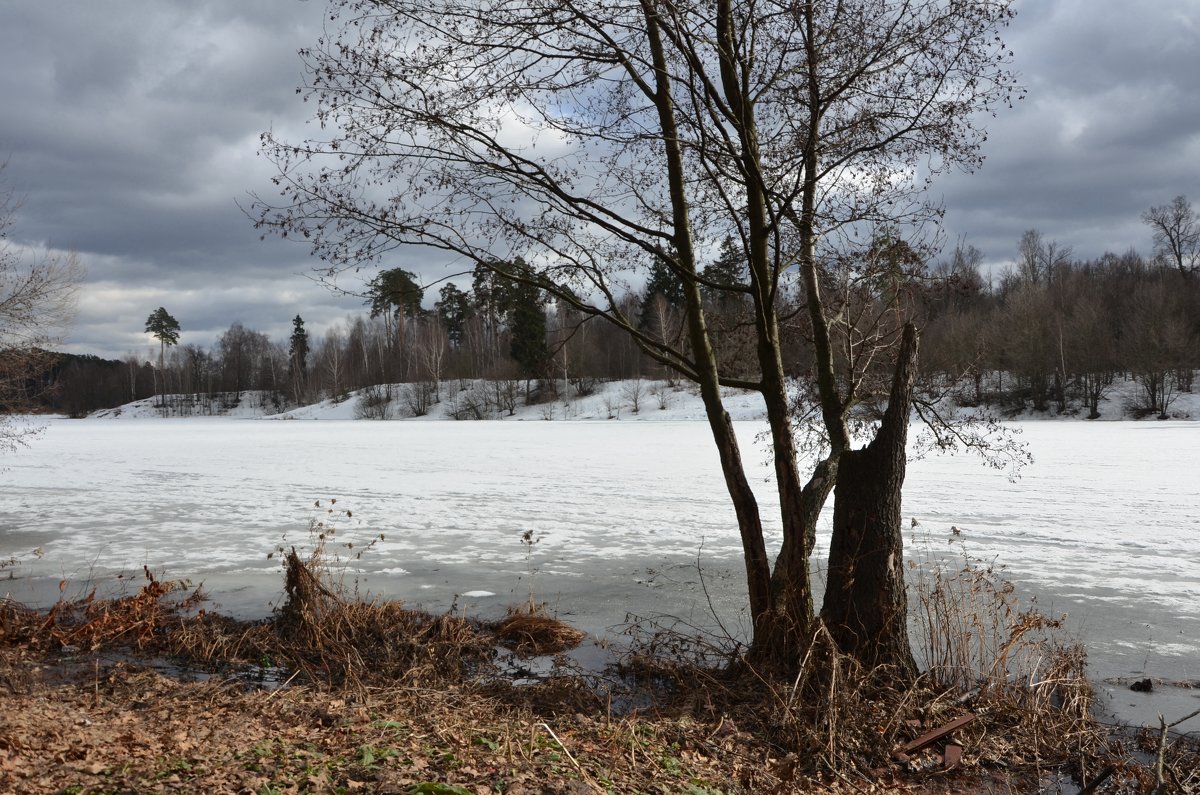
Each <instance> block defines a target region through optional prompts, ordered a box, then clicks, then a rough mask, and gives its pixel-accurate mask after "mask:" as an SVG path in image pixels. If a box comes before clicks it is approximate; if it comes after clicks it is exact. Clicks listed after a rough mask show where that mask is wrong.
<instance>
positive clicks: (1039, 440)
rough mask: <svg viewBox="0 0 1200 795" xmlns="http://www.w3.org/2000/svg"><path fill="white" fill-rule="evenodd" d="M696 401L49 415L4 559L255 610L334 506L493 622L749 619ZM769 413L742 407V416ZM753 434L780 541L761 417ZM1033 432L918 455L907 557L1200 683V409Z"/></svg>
mask: <svg viewBox="0 0 1200 795" xmlns="http://www.w3.org/2000/svg"><path fill="white" fill-rule="evenodd" d="M687 398H688V396H687V395H686V394H683V395H681V396H680V397H679V398H678V399H677V402H676V404H675V405H673V406H672V407H671V408H670V409H669V410H667V411H665V412H661V413H658V414H656V412H657V411H658V410H657V409H656V408H654V407H653V403H652V400H653V399H647V400H646V405H647V406H650V408H643V412H644V413H645V416H646V418H655V419H662V420H663V421H658V422H628V421H626V420H627V419H629V417H628V416H627V415H624V414H623V415H622V419H620V420H619V421H606V420H596V421H577V422H562V421H554V422H544V421H525V422H514V421H503V422H462V423H457V422H389V423H378V422H365V421H357V422H354V421H347V420H333V419H323V420H321V421H318V422H302V421H293V422H281V421H263V420H252V419H227V418H196V419H182V420H181V419H173V420H161V419H151V418H146V417H142V418H139V417H138V416H137V413H136V412H132V411H127V412H126V413H125V414H124V415H123V416H122V417H121V420H122V421H120V422H104V421H72V420H52V421H50V423H49V426H48V428H47V430H46V432H45V434H44V435H43V436H42V437H40V438H39V439H37V440H36V441H35V442H34V444H33V445H32V446H31V447H29V448H28V449H24V450H21V451H18V452H17V453H15V454H13V455H10V456H8V457H6V459H5V460H4V462H3V464H4V465H5V466H6V467H7V470H6V471H2V472H0V560H6V559H8V557H9V556H16V557H18V558H19V560H20V563H19V565H17V566H15V567H10V568H9V569H7V570H6V571H5V572H4V573H5V574H7V573H9V572H11V573H12V574H13V575H14V576H15V577H16V579H13V580H11V581H9V582H5V583H3V585H4V586H6V587H4V588H0V592H3V591H5V590H7V591H11V592H12V593H13V595H14V596H16V597H18V598H31V596H34V597H37V596H40V597H41V598H44V599H53V598H57V596H58V588H57V583H58V581H59V580H60V579H63V578H65V579H67V580H69V581H70V582H71V583H84V582H87V581H93V582H104V581H107V580H109V579H110V578H112V577H114V576H116V575H123V576H126V577H130V578H133V581H134V582H135V583H136V578H137V577H140V573H141V569H142V566H143V565H146V566H149V567H151V568H152V569H154V570H156V571H158V572H160V573H162V574H164V575H165V576H167V577H172V578H179V577H188V578H191V579H192V580H194V581H200V580H203V581H204V582H205V583H206V586H207V590H209V592H210V593H212V594H213V596H214V598H215V600H216V601H217V602H218V603H220V604H222V605H223V606H224V607H225V609H229V610H232V611H233V612H237V613H241V614H245V615H254V614H257V615H261V614H264V613H266V612H267V611H268V610H269V609H270V603H271V602H272V601H273V600H276V599H277V598H278V597H279V594H280V590H281V584H282V578H281V577H280V564H279V557H278V554H276V555H275V556H274V557H272V558H268V554H269V553H272V552H276V553H277V551H278V548H279V547H280V546H282V547H284V548H285V549H286V548H288V547H290V546H292V545H296V546H297V547H298V548H300V549H304V548H307V546H308V545H309V544H310V543H311V538H310V533H309V527H310V523H311V522H325V523H326V528H325V529H333V530H334V533H333V535H332V536H331V539H330V540H331V543H333V544H334V549H336V550H338V551H339V554H340V555H341V556H342V559H343V560H344V561H345V562H346V564H347V566H348V568H347V572H346V576H347V578H348V581H349V582H351V583H352V584H354V585H356V586H357V587H358V588H359V589H360V590H362V591H363V592H369V593H371V594H378V595H383V596H390V597H398V598H402V599H404V600H406V601H409V602H412V603H416V604H421V605H425V606H428V607H431V608H435V609H437V608H445V607H449V606H450V605H451V604H454V603H456V604H457V605H458V607H459V608H460V609H466V610H469V611H472V612H476V613H478V614H484V615H487V614H489V611H493V612H502V611H503V609H504V606H505V605H508V604H515V603H519V602H522V601H524V600H525V599H527V598H528V597H529V594H530V591H531V590H532V591H533V592H534V593H535V594H536V596H537V598H539V599H541V600H545V601H547V602H548V603H549V604H550V606H551V607H552V608H553V609H556V610H557V611H559V613H560V614H562V615H564V616H565V617H567V618H569V619H570V620H571V621H573V622H574V623H576V624H578V625H579V626H581V627H582V628H584V629H587V630H589V631H592V632H597V633H603V632H605V631H606V630H607V629H608V628H609V627H612V626H613V625H617V624H620V623H622V622H623V621H625V620H626V617H627V616H628V614H630V613H633V614H639V615H644V614H647V613H657V612H662V613H668V614H671V615H674V616H677V617H679V618H682V619H684V620H686V621H688V622H689V623H695V624H697V625H704V626H712V625H714V624H715V619H714V618H713V613H714V612H715V614H716V616H717V617H719V618H720V620H721V622H722V623H723V624H724V626H725V627H726V628H727V629H728V630H729V631H730V632H733V633H737V632H739V631H741V632H744V629H745V616H744V612H743V610H742V606H743V603H744V594H743V582H744V580H743V577H744V575H743V573H742V566H741V561H740V558H739V555H740V545H739V541H738V535H737V530H736V525H735V522H734V516H733V510H732V508H731V507H730V504H729V500H728V497H727V494H726V492H725V488H724V484H723V481H722V479H721V474H720V469H719V466H718V462H717V456H716V452H715V450H714V448H713V445H712V442H711V439H710V437H709V435H708V429H707V425H706V424H705V423H703V422H693V421H682V420H679V419H678V417H680V416H687V415H688V414H689V412H692V411H693V410H694V401H692V402H689V401H688V400H687ZM343 405H344V404H343ZM337 410H338V411H341V410H342V409H341V407H338V409H337ZM331 411H332V409H331ZM758 411H760V409H759V408H757V407H756V406H755V405H754V403H753V402H752V401H746V402H745V403H744V405H743V406H742V407H741V408H740V409H739V413H738V414H737V415H736V416H740V417H743V418H750V417H755V416H758V414H757V412H758ZM309 416H325V417H328V416H329V414H324V415H322V414H320V413H319V412H316V411H313V412H310V414H309ZM576 416H577V417H578V416H579V414H578V413H577V414H576ZM527 419H530V420H532V419H533V417H532V416H530V417H527ZM736 426H737V431H738V434H739V437H740V439H741V443H742V446H743V455H744V458H745V461H746V463H747V466H748V468H749V474H750V476H751V480H752V482H753V484H754V487H755V490H756V491H757V493H758V494H759V497H760V499H761V501H762V509H763V515H764V517H766V518H767V520H768V522H769V530H768V535H769V544H770V545H771V548H772V550H774V549H775V548H777V546H778V541H779V532H778V526H779V522H778V519H777V518H776V515H777V512H778V503H777V500H776V497H775V494H774V488H773V483H772V474H771V469H770V467H769V466H768V465H767V463H766V456H765V452H764V451H763V450H762V449H760V448H758V447H757V446H756V444H755V441H754V440H755V436H756V435H757V433H758V432H759V431H760V430H762V428H763V425H762V424H761V423H760V422H757V421H754V420H751V419H743V420H742V421H740V422H738V423H737V424H736ZM1016 427H1019V428H1020V429H1021V430H1022V431H1023V432H1024V434H1023V438H1024V439H1025V441H1027V442H1028V443H1029V444H1030V447H1031V449H1032V452H1033V454H1034V456H1035V459H1036V460H1035V463H1034V464H1033V465H1032V466H1030V467H1029V468H1027V469H1026V470H1025V472H1024V474H1023V477H1022V478H1021V479H1020V480H1019V481H1018V482H1016V483H1010V482H1009V481H1008V480H1007V479H1006V478H1005V477H1004V476H1003V474H1002V473H998V472H996V471H993V470H989V469H986V468H984V467H982V466H980V465H979V464H978V463H977V462H976V461H975V460H974V459H971V458H969V457H958V458H950V457H933V458H928V459H923V460H920V461H916V462H914V463H913V464H912V465H911V466H910V470H909V478H908V482H907V485H906V489H905V515H906V523H905V524H906V526H905V537H906V541H908V542H909V544H910V551H911V552H912V553H914V554H920V555H923V556H929V555H934V556H938V555H941V554H943V552H942V551H941V550H944V554H946V555H950V554H952V553H954V552H956V551H957V549H958V547H959V545H961V546H962V547H963V548H965V550H966V551H967V553H968V554H970V555H972V556H975V557H978V558H980V559H983V560H987V561H994V562H995V564H996V565H997V566H1001V567H1003V572H1004V574H1005V576H1007V577H1009V578H1010V579H1012V580H1013V581H1015V582H1016V583H1017V584H1018V586H1019V588H1020V591H1021V592H1022V593H1024V594H1028V595H1030V596H1033V597H1036V598H1037V600H1038V602H1039V603H1040V604H1041V606H1042V607H1043V608H1045V609H1047V610H1050V611H1055V612H1068V613H1069V614H1070V616H1071V626H1072V627H1073V628H1075V629H1076V630H1077V631H1079V632H1081V633H1082V634H1083V636H1084V637H1085V638H1086V640H1087V643H1088V647H1089V653H1090V659H1091V663H1092V670H1093V673H1094V674H1095V675H1096V676H1097V677H1098V678H1101V679H1103V678H1108V677H1124V676H1132V675H1135V674H1137V675H1146V676H1155V677H1163V678H1167V679H1172V680H1188V681H1197V680H1200V598H1198V597H1200V512H1198V508H1200V423H1194V422H1185V421H1170V422H1156V421H1142V422H1120V423H1087V422H1082V421H1080V422H1039V421H1030V422H1020V423H1016ZM332 499H336V500H337V502H336V504H334V503H332V502H331V500H332ZM330 511H332V513H331V512H330ZM345 511H349V512H350V514H351V515H350V516H347V515H346V514H345V513H344V512H345ZM908 517H915V518H917V519H918V520H919V522H920V525H919V526H918V527H915V528H912V529H911V530H910V529H909V528H908V521H907V520H908ZM952 527H957V528H959V530H960V533H961V535H956V534H954V533H953V531H952V530H951V528H952ZM527 531H532V533H533V535H532V540H534V541H535V543H534V544H532V546H530V545H527V544H523V543H522V535H523V534H524V533H525V532H527ZM824 531H825V533H827V532H828V515H827V516H826V524H825V526H824ZM379 533H382V534H383V536H384V540H382V541H379V542H378V543H376V544H375V546H373V547H372V548H370V549H369V550H367V551H366V552H365V554H363V555H362V557H361V558H356V557H355V556H356V555H357V553H358V552H360V551H362V550H363V547H364V546H365V545H366V544H368V543H369V542H370V540H371V539H372V538H373V537H375V536H376V535H377V534H379ZM825 533H823V534H822V536H821V538H820V539H819V543H818V550H817V557H818V558H821V557H823V552H824V550H826V549H827V548H828V538H827V535H825ZM347 543H352V544H353V545H354V546H353V548H346V547H344V546H338V545H344V544H347ZM35 548H40V550H41V552H42V556H41V557H40V558H39V557H36V556H34V555H32V554H31V552H32V550H33V549H35ZM46 583H51V584H53V588H52V589H49V590H47V589H45V588H44V586H45V585H46ZM80 587H81V586H80ZM39 588H42V590H41V591H39V590H38V589H39ZM485 593H491V594H496V595H498V596H496V597H495V598H484V597H485ZM456 595H457V596H456ZM458 596H461V597H465V598H467V601H465V602H464V601H462V600H458V601H457V602H456V599H457V597H458ZM1114 693H1116V695H1117V701H1118V702H1120V701H1123V700H1126V699H1128V698H1129V697H1128V696H1126V695H1125V694H1124V693H1123V691H1121V690H1120V688H1115V689H1114ZM1141 703H1148V702H1145V701H1144V700H1143V702H1141ZM1193 708H1194V707H1193ZM1114 709H1116V710H1117V711H1118V712H1120V711H1122V710H1124V709H1125V707H1123V706H1122V705H1121V704H1120V703H1114Z"/></svg>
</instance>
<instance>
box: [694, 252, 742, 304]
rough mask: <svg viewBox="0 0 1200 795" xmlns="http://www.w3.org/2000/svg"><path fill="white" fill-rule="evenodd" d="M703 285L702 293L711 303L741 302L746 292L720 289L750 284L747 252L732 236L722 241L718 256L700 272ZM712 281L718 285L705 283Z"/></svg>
mask: <svg viewBox="0 0 1200 795" xmlns="http://www.w3.org/2000/svg"><path fill="white" fill-rule="evenodd" d="M700 278H701V280H702V281H701V285H700V293H701V294H702V295H703V296H704V298H705V300H707V301H708V302H709V303H711V304H716V305H718V306H720V307H722V308H729V307H730V306H733V305H736V304H738V303H740V301H739V300H738V299H739V298H740V297H744V296H745V294H744V293H742V294H739V293H732V292H730V291H728V290H723V289H720V288H722V287H733V286H735V285H739V284H749V282H750V273H749V269H748V268H747V266H746V254H745V252H744V251H742V248H741V246H740V245H738V244H737V242H735V241H734V239H733V237H732V236H728V235H727V236H726V237H725V239H724V240H722V241H721V250H720V252H719V253H718V254H717V258H716V259H715V260H713V261H712V262H711V263H710V264H708V265H706V266H704V270H702V271H701V272H700ZM704 282H710V283H711V284H713V285H717V286H716V287H712V286H709V285H707V284H704Z"/></svg>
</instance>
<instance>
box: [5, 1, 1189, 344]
mask: <svg viewBox="0 0 1200 795" xmlns="http://www.w3.org/2000/svg"><path fill="white" fill-rule="evenodd" d="M1018 7H1019V9H1020V14H1019V16H1018V18H1017V21H1016V23H1015V24H1014V26H1013V27H1012V28H1011V29H1010V30H1009V31H1008V34H1007V37H1006V38H1007V40H1008V42H1009V43H1010V45H1011V47H1012V49H1013V50H1014V52H1015V64H1016V68H1017V70H1018V71H1019V72H1020V73H1021V75H1022V80H1023V82H1024V84H1025V85H1026V87H1027V88H1028V90H1029V96H1028V98H1027V99H1025V100H1024V101H1023V102H1022V103H1021V104H1020V105H1019V106H1018V108H1016V109H1015V110H1013V111H1010V112H1006V113H1001V114H1000V116H999V118H997V119H994V120H992V121H991V122H990V124H989V141H988V144H987V146H986V154H987V161H986V163H985V165H984V168H983V169H982V170H981V171H980V172H978V173H976V174H973V175H969V176H959V175H955V176H952V177H949V178H944V179H942V180H941V181H939V182H938V183H937V184H936V186H935V191H936V192H937V193H938V194H940V197H941V198H942V199H943V200H944V202H945V204H946V207H947V210H948V212H947V216H946V228H945V231H946V234H947V237H948V239H950V240H954V239H956V238H959V237H965V238H966V240H967V241H968V242H969V243H971V244H973V245H975V246H977V247H978V248H980V249H981V250H982V251H983V252H984V254H985V256H986V258H987V260H988V262H989V266H990V267H992V268H994V270H995V271H996V272H999V270H1000V269H1001V268H1002V267H1003V266H1004V263H1005V262H1008V261H1011V260H1012V259H1013V257H1014V256H1015V250H1016V244H1017V240H1018V239H1019V238H1020V236H1021V233H1022V232H1023V231H1024V230H1026V229H1029V228H1037V229H1039V230H1040V231H1041V232H1042V233H1043V235H1044V236H1045V237H1046V238H1047V239H1050V240H1056V241H1058V242H1059V243H1061V244H1064V245H1069V246H1072V247H1073V248H1074V252H1075V254H1076V255H1077V256H1081V257H1094V256H1098V255H1100V254H1101V253H1103V252H1104V251H1106V250H1113V251H1125V250H1126V249H1128V248H1130V247H1131V246H1132V247H1134V248H1136V249H1138V250H1139V251H1141V252H1143V253H1144V254H1149V252H1150V248H1151V241H1150V232H1149V230H1148V229H1147V228H1146V227H1145V226H1143V225H1142V224H1141V222H1140V221H1139V214H1140V213H1141V212H1142V211H1143V210H1145V209H1146V208H1148V207H1150V206H1151V205H1155V204H1165V203H1167V202H1168V201H1170V200H1171V199H1172V198H1173V197H1174V196H1177V195H1179V194H1185V195H1187V196H1188V197H1189V198H1190V199H1192V200H1193V201H1194V202H1195V205H1196V206H1197V207H1198V208H1200V0H1145V2H1137V3H1133V2H1129V0H1025V1H1024V2H1020V3H1019V4H1018ZM323 9H324V3H323V2H322V0H309V1H308V2H302V1H301V0H104V2H97V1H96V0H53V1H50V0H0V161H2V160H5V159H7V161H8V166H7V168H6V169H5V171H4V172H3V175H2V177H0V178H2V179H3V183H4V184H3V185H0V187H5V188H8V189H12V190H14V191H16V193H17V194H18V195H20V196H21V197H23V200H24V205H23V207H22V208H21V211H20V215H19V216H18V217H17V218H16V223H15V226H14V228H13V229H12V230H11V232H12V239H13V240H15V241H17V242H18V243H21V244H24V245H30V246H48V247H50V248H52V249H61V250H73V251H76V252H78V254H79V256H80V258H81V260H82V263H83V265H84V266H85V267H86V269H87V272H88V276H87V282H86V285H85V289H84V291H83V294H82V299H81V302H80V308H79V316H78V319H77V322H76V326H75V329H74V331H73V332H72V334H71V336H70V338H69V339H68V343H69V344H68V345H67V346H65V347H66V348H67V349H68V350H71V351H74V352H78V353H96V354H99V355H103V356H111V357H119V356H121V355H123V354H125V353H127V352H130V351H134V352H138V353H141V354H148V352H149V351H150V349H151V347H152V345H151V342H152V340H150V338H149V336H148V335H146V334H144V333H142V328H143V327H144V325H145V321H146V317H147V316H148V315H149V314H150V312H152V311H153V310H154V309H155V308H157V307H158V306H164V307H166V308H167V309H168V311H170V312H171V313H172V314H173V315H174V316H175V317H176V318H177V319H178V320H179V322H180V324H181V325H182V327H183V334H182V338H181V342H191V343H195V344H198V345H202V346H206V347H207V346H209V345H211V344H212V342H213V340H214V339H215V338H216V337H217V335H219V334H220V333H221V331H223V330H224V329H226V328H228V327H229V325H230V324H231V323H233V322H234V321H241V322H243V323H244V324H245V325H247V326H248V327H251V328H254V329H257V330H260V331H264V332H266V333H268V334H269V335H270V336H271V337H272V339H277V340H279V339H286V337H287V336H288V333H289V332H290V320H291V318H292V317H294V316H295V315H296V314H297V313H299V314H301V315H303V316H304V318H305V320H306V322H307V324H308V326H309V328H310V329H311V330H313V331H315V332H318V333H319V332H320V331H321V330H323V329H324V328H325V327H326V326H327V325H328V324H329V323H331V322H335V321H337V320H338V319H340V318H344V317H346V316H347V315H350V314H353V313H357V312H359V311H360V309H361V301H359V300H356V299H353V298H348V297H345V296H335V295H332V294H330V293H329V292H328V291H326V290H324V289H323V288H322V287H320V286H319V285H317V284H315V283H314V282H313V281H312V280H311V279H310V278H309V276H310V275H311V273H312V270H311V269H312V264H313V263H312V262H311V261H310V260H309V258H308V255H307V251H306V250H305V249H304V247H303V246H301V245H298V244H294V243H288V242H285V241H282V240H279V239H275V238H268V239H267V240H265V241H263V240H260V239H259V234H258V233H257V232H256V231H255V230H254V229H253V228H252V226H251V224H250V222H249V221H248V220H247V218H246V216H245V215H244V214H243V213H242V211H241V210H240V209H239V208H238V205H237V202H239V201H241V202H242V203H243V204H245V203H246V199H247V196H248V194H249V192H251V191H257V192H260V193H262V194H263V195H264V196H270V195H273V193H272V186H271V185H270V175H271V170H270V167H269V164H268V163H266V162H265V161H264V160H263V159H262V158H259V157H258V156H257V151H258V137H259V134H260V133H261V132H263V131H264V130H266V129H268V128H273V129H275V130H276V131H283V132H285V133H287V132H289V131H291V132H293V133H294V134H293V135H292V137H293V138H299V137H301V136H302V135H303V132H304V125H305V121H306V119H307V118H308V116H309V115H310V114H311V112H312V110H313V107H312V105H306V104H304V103H303V102H301V100H300V97H298V96H297V95H296V91H295V89H296V87H297V86H298V85H300V84H301V82H302V81H303V74H302V71H301V64H300V60H299V58H298V57H297V55H296V51H297V49H299V48H300V47H302V46H305V45H309V44H312V43H313V42H314V41H315V39H316V37H317V36H318V35H319V34H320V31H321V21H322V16H323V13H322V12H323ZM436 272H437V269H436V267H435V263H432V262H431V263H430V265H429V275H430V276H432V275H433V274H435V273H436Z"/></svg>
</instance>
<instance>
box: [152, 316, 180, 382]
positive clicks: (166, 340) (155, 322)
mask: <svg viewBox="0 0 1200 795" xmlns="http://www.w3.org/2000/svg"><path fill="white" fill-rule="evenodd" d="M146 333H148V334H152V335H154V338H155V339H156V340H158V346H159V347H158V369H160V370H161V369H162V368H163V360H164V358H165V356H166V349H167V346H168V345H176V344H178V343H179V321H178V320H176V319H175V318H173V317H171V313H170V312H168V311H167V310H166V309H164V308H163V307H161V306H160V307H159V308H158V309H155V310H154V311H153V312H151V313H150V317H148V318H146Z"/></svg>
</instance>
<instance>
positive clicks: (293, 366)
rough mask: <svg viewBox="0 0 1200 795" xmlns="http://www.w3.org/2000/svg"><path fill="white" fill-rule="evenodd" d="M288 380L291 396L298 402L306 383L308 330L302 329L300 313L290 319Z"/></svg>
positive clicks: (302, 322)
mask: <svg viewBox="0 0 1200 795" xmlns="http://www.w3.org/2000/svg"><path fill="white" fill-rule="evenodd" d="M288 381H289V383H291V385H292V398H293V399H294V400H295V401H296V402H297V403H299V402H300V401H301V399H302V398H303V396H304V393H305V388H306V386H307V383H308V332H307V331H305V330H304V319H303V318H301V317H300V315H296V317H294V318H293V319H292V337H291V345H290V346H289V348H288Z"/></svg>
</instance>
